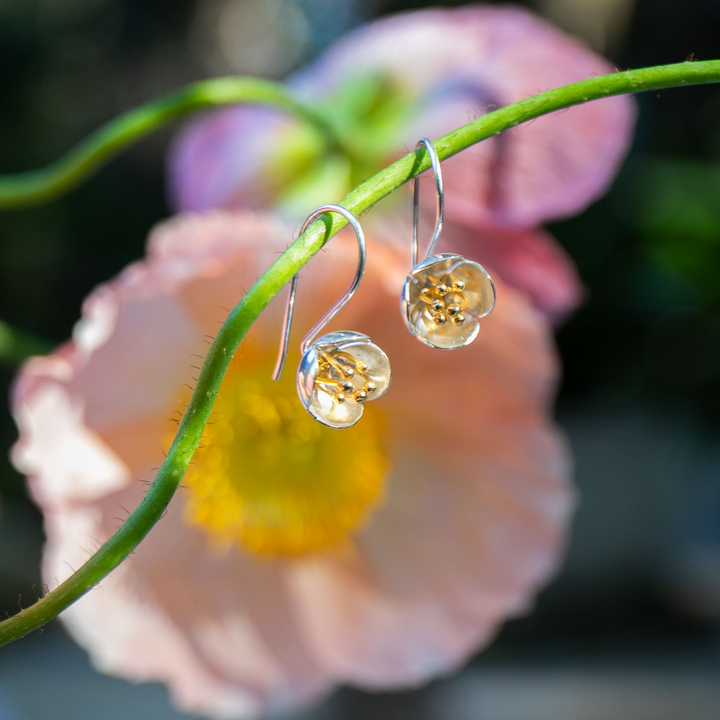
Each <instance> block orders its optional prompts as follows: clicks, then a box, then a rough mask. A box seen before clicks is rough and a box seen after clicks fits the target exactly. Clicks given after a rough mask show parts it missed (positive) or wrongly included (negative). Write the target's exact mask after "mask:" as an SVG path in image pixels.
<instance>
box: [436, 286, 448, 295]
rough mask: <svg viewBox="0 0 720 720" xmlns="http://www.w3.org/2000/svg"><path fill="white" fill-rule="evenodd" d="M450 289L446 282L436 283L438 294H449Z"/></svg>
mask: <svg viewBox="0 0 720 720" xmlns="http://www.w3.org/2000/svg"><path fill="white" fill-rule="evenodd" d="M448 290H449V288H448V286H447V285H445V283H440V284H439V285H436V286H435V292H436V293H437V294H438V295H440V296H441V297H442V296H443V295H447V294H448Z"/></svg>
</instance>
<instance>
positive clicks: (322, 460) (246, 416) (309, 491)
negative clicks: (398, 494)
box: [184, 356, 389, 556]
mask: <svg viewBox="0 0 720 720" xmlns="http://www.w3.org/2000/svg"><path fill="white" fill-rule="evenodd" d="M333 362H334V363H336V364H334V365H331V366H330V367H332V368H335V369H334V370H333V371H332V378H331V379H332V380H333V382H334V381H335V379H336V378H335V376H334V375H335V373H337V372H339V371H338V370H337V368H338V367H341V368H346V369H353V370H354V371H356V372H358V373H360V374H362V372H363V371H362V370H361V369H360V368H358V366H357V364H355V365H352V363H353V359H352V358H351V357H350V356H348V357H346V358H337V357H336V358H334V359H333ZM329 372H330V371H329V370H328V373H329ZM351 377H352V375H351ZM338 381H339V380H338ZM322 382H327V384H328V387H330V386H332V387H333V388H335V387H336V386H335V385H334V384H332V383H330V379H328V380H326V381H322ZM336 392H337V390H336ZM357 392H358V391H357V390H355V393H357ZM363 392H367V390H364V391H363ZM356 401H361V400H356ZM215 409H216V411H217V413H216V414H215V415H214V416H213V419H212V420H211V422H214V424H213V425H209V426H208V434H209V438H208V440H207V447H206V449H204V450H203V451H201V452H199V453H198V456H197V457H196V458H195V461H196V465H193V466H191V470H190V472H189V474H188V476H187V478H186V480H185V481H184V484H186V485H187V486H188V488H189V491H188V496H187V503H186V508H185V513H186V518H187V520H188V521H189V522H190V523H191V524H192V525H195V526H197V527H200V528H202V530H203V531H205V532H206V533H207V534H208V536H209V537H210V538H211V539H212V541H213V542H214V543H215V544H217V545H220V546H224V547H230V546H233V545H236V546H239V547H240V548H241V549H243V550H246V551H251V552H253V553H256V554H259V555H265V556H298V555H304V554H307V553H312V552H317V551H320V550H324V549H327V548H331V547H334V546H338V545H341V544H342V543H343V542H344V541H345V540H346V539H347V538H348V537H349V536H350V535H351V534H352V533H353V532H354V531H356V530H357V529H358V528H359V527H361V526H362V524H363V523H364V522H365V521H366V520H367V518H368V517H369V515H370V514H371V512H372V510H373V509H374V508H375V507H376V506H377V505H378V504H379V503H380V502H381V501H382V499H383V495H384V488H385V478H386V475H387V471H388V469H389V463H388V460H387V453H386V451H385V448H384V445H383V435H384V433H383V423H382V416H381V415H380V414H379V412H378V411H377V410H375V409H374V408H371V409H366V411H367V412H366V413H365V417H364V418H363V422H362V423H359V424H358V425H356V426H354V427H352V428H350V429H347V430H343V432H337V431H336V430H333V429H331V428H327V427H324V426H323V425H321V424H320V423H318V422H317V421H316V420H314V419H313V418H312V417H310V415H308V413H307V412H306V411H305V409H304V408H303V406H302V404H301V403H299V402H298V399H297V396H296V393H295V388H294V387H293V385H292V374H291V373H288V377H287V379H286V380H285V381H284V382H280V383H274V382H273V381H272V380H271V379H270V368H269V366H268V367H262V368H261V369H258V370H257V371H256V372H250V373H248V372H247V370H240V369H237V368H235V367H232V366H231V368H230V369H229V370H228V372H227V374H226V376H225V379H224V381H223V386H222V388H221V391H220V395H219V397H218V400H217V401H216V405H215Z"/></svg>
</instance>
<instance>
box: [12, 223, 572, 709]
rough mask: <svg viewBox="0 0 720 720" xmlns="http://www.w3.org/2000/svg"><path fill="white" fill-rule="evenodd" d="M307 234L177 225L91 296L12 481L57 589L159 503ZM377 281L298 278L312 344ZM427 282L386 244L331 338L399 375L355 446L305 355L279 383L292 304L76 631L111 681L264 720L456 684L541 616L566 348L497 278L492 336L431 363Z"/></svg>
mask: <svg viewBox="0 0 720 720" xmlns="http://www.w3.org/2000/svg"><path fill="white" fill-rule="evenodd" d="M291 235H292V230H291V229H289V228H288V227H286V226H283V225H282V224H281V223H280V222H279V221H278V220H276V219H273V218H272V217H270V216H267V215H259V214H257V215H256V214H253V213H250V212H247V211H246V212H240V213H232V212H220V211H217V212H215V213H212V214H209V215H207V216H196V215H182V216H180V217H178V218H176V219H174V220H171V221H170V222H168V223H165V224H163V225H161V226H159V227H158V228H157V229H156V230H155V231H154V232H153V233H152V235H151V237H150V240H149V246H148V257H147V259H146V260H144V261H142V262H139V263H136V264H134V265H132V266H130V267H129V268H127V269H126V270H125V271H124V272H123V273H122V274H121V275H120V276H119V277H118V278H117V279H115V280H113V281H112V282H110V283H108V284H106V285H104V286H101V287H100V288H98V289H97V290H96V291H95V292H93V293H92V294H91V295H90V297H89V298H88V299H87V301H86V303H85V305H84V307H83V318H82V320H81V321H80V322H79V323H78V325H77V327H76V330H75V333H74V336H73V339H72V341H70V342H68V344H66V345H65V346H63V347H62V348H60V349H59V350H58V351H57V352H55V353H54V354H53V355H51V356H49V357H44V358H36V359H34V360H32V361H30V362H29V363H28V364H27V365H26V366H25V367H24V369H23V370H22V372H21V373H20V375H19V377H18V380H17V384H16V386H15V391H14V398H13V404H14V414H15V417H16V419H17V423H18V426H19V429H20V439H19V441H18V443H17V445H16V446H15V448H14V452H13V460H14V462H15V464H16V466H17V467H18V468H19V469H21V471H23V472H25V473H26V474H27V475H28V476H29V483H30V488H31V491H32V494H33V497H34V498H35V500H36V501H37V503H38V505H39V506H40V508H41V509H42V511H43V513H44V516H45V527H46V533H47V545H46V549H45V557H44V563H43V576H44V579H45V580H46V581H47V582H49V584H50V586H51V587H52V586H54V585H55V584H56V583H57V582H61V581H62V580H63V579H65V578H66V577H67V576H68V575H69V574H70V573H71V568H77V567H78V566H80V565H81V564H82V563H83V562H84V561H85V560H86V559H87V556H88V552H92V550H93V549H94V548H95V547H97V545H98V543H102V542H103V541H105V540H106V539H107V538H108V537H109V536H110V535H111V534H112V532H113V531H114V530H115V529H116V528H117V527H118V525H119V523H120V520H121V519H122V518H123V517H125V516H126V513H127V511H128V510H131V509H133V508H134V507H135V506H136V505H137V503H138V502H139V501H140V499H141V497H142V495H143V493H144V492H145V490H146V485H145V484H144V482H145V481H147V480H148V479H150V478H152V476H153V474H154V470H153V469H154V468H156V467H157V466H158V465H159V464H160V463H161V462H162V459H163V447H165V448H167V447H168V444H169V441H170V439H171V437H172V433H173V431H174V429H175V427H176V426H175V424H174V423H172V422H171V421H170V420H169V418H171V417H172V415H173V414H175V416H176V417H177V411H178V410H179V409H182V406H181V404H180V403H181V402H182V401H183V400H185V399H186V397H187V389H186V388H184V387H183V383H185V382H189V383H192V373H193V372H194V370H193V369H192V368H191V366H192V365H197V364H198V362H199V360H198V358H197V357H194V354H195V353H199V354H202V353H203V352H204V350H205V349H206V348H207V344H206V342H207V341H206V336H207V335H213V334H214V332H215V331H216V329H217V327H218V323H219V322H221V321H222V320H223V319H224V317H225V315H226V312H227V310H226V309H225V308H230V307H232V306H233V305H234V304H235V303H236V302H237V300H238V299H239V298H240V296H241V295H242V293H243V290H245V289H247V288H249V287H250V285H251V284H252V283H253V282H254V281H255V279H256V278H257V277H258V276H259V275H260V274H261V273H262V272H263V271H264V270H265V269H266V268H267V267H268V266H269V264H270V263H271V262H272V260H273V259H274V258H275V257H276V256H277V253H278V252H280V251H281V250H283V249H284V248H285V247H286V245H287V243H288V241H289V240H290V239H291ZM355 263H356V249H355V242H354V238H353V237H352V236H350V237H347V238H345V239H342V238H337V239H334V240H332V241H331V243H330V244H329V246H328V248H327V249H326V251H325V252H323V253H320V254H319V255H318V257H317V258H315V259H314V260H313V261H311V263H310V264H309V265H308V267H307V268H306V269H304V270H303V271H302V279H301V282H300V289H299V295H298V301H297V315H296V319H295V327H294V332H293V335H292V340H291V342H292V347H293V349H295V348H297V345H298V343H299V340H300V338H301V337H302V335H303V334H304V333H305V332H307V330H308V329H309V327H310V326H311V324H313V323H314V322H315V321H316V320H317V319H318V318H319V316H320V315H321V314H322V312H324V310H325V309H326V308H327V307H329V305H330V304H331V303H332V302H333V301H334V300H335V299H336V298H337V297H338V296H339V294H340V293H341V292H342V290H343V289H344V288H345V286H346V285H347V283H348V281H349V278H350V277H351V276H352V273H353V272H354V266H355ZM405 272H406V256H405V254H404V253H402V254H399V253H397V252H396V251H395V250H394V249H393V247H392V245H391V244H390V243H382V242H377V241H374V240H372V239H370V240H369V265H368V270H367V274H366V279H365V281H364V282H363V284H362V286H361V288H360V290H359V292H358V294H357V296H356V297H355V298H353V300H352V302H351V303H350V304H349V305H348V306H347V308H345V309H344V310H343V311H342V312H341V314H340V315H338V317H337V318H336V319H335V320H334V321H333V323H332V324H331V326H330V327H329V328H328V329H329V330H333V329H351V330H357V331H360V332H365V333H367V334H369V335H370V337H371V338H372V340H373V341H374V342H375V343H377V344H378V345H379V346H380V347H382V348H383V349H384V350H385V351H386V352H387V354H388V356H389V357H390V359H391V361H392V363H393V370H394V379H393V383H392V386H391V387H390V389H389V391H388V392H387V394H386V395H384V396H383V397H382V398H379V399H377V400H376V401H374V402H372V403H368V404H367V405H366V406H365V413H364V415H363V417H362V419H361V420H360V422H359V423H358V424H357V425H356V426H354V427H353V428H351V429H349V430H332V429H329V428H324V427H322V426H320V425H319V424H318V423H316V422H315V421H314V420H312V419H311V418H310V417H309V415H307V414H306V413H305V411H304V409H302V407H301V406H300V401H299V400H298V398H297V396H296V392H295V387H294V370H295V366H296V363H297V351H296V350H294V351H295V353H296V355H295V358H294V360H293V359H292V358H291V359H290V361H289V362H288V366H287V368H286V374H285V377H284V378H283V380H282V382H281V383H279V384H275V383H273V382H272V381H271V380H270V373H271V369H272V366H273V363H274V359H275V352H276V349H277V343H278V339H279V332H280V324H281V316H282V304H283V301H284V297H282V296H281V297H280V298H278V299H276V300H275V301H273V303H271V305H270V306H269V308H268V309H267V310H266V311H265V312H264V313H263V314H262V315H261V317H260V319H259V320H258V322H257V323H256V324H255V325H254V326H253V328H252V329H251V331H250V334H249V336H248V337H247V339H246V340H245V341H244V342H243V344H242V345H241V348H240V349H239V350H238V352H237V353H236V355H235V358H234V359H233V362H232V364H231V367H230V370H229V371H228V375H226V378H225V382H224V384H223V389H222V390H221V393H220V396H219V398H218V400H217V403H216V410H217V414H216V415H214V416H213V418H212V419H211V422H212V423H213V424H211V425H209V426H208V428H207V435H208V441H207V442H208V444H209V445H210V446H211V447H207V448H205V449H203V450H199V451H198V453H197V454H196V458H195V460H196V463H197V464H196V465H194V466H193V467H192V468H191V469H190V471H189V472H188V474H187V476H186V478H185V479H184V481H183V485H184V487H182V488H181V489H179V490H178V493H177V494H176V496H175V498H174V499H173V501H172V502H171V504H170V507H169V510H168V513H167V515H166V516H165V517H164V518H163V519H162V520H161V521H160V522H159V523H158V525H157V526H156V527H155V528H154V529H153V531H152V532H151V533H150V535H149V536H148V537H147V538H146V540H145V541H144V542H143V543H142V544H141V545H140V547H139V548H138V550H137V551H136V552H135V553H134V555H133V556H132V558H131V559H129V560H128V561H126V562H125V563H123V564H122V565H121V566H120V567H119V568H118V569H117V570H116V571H115V572H114V573H112V574H111V575H110V576H109V577H108V578H107V579H105V580H104V581H103V582H102V585H101V587H99V588H97V589H95V590H92V591H91V592H90V593H89V594H88V595H86V596H85V597H84V598H82V599H81V600H80V601H78V602H77V603H76V604H75V605H73V606H72V607H71V608H70V609H69V610H67V611H66V612H65V613H64V615H63V619H64V621H65V623H66V625H67V627H68V629H69V630H70V632H71V633H72V635H73V636H74V637H75V638H76V639H77V641H78V642H79V643H80V644H81V645H83V646H84V647H85V648H87V650H88V651H89V652H90V654H91V656H92V658H93V660H94V662H95V664H96V665H97V666H98V667H99V668H100V669H101V670H103V671H105V672H109V673H112V674H115V675H119V676H122V677H126V678H129V679H132V680H136V681H160V682H164V683H166V684H167V685H168V687H169V688H170V691H171V693H172V697H173V699H174V701H175V702H176V703H177V704H178V706H179V707H181V708H182V709H183V710H185V711H187V712H196V713H202V714H207V715H209V716H212V717H218V718H236V717H237V718H241V717H255V716H258V715H262V714H266V713H273V712H278V711H282V710H286V709H288V708H292V707H294V706H296V705H298V704H302V703H307V702H310V701H313V700H316V699H318V698H319V697H321V696H322V695H323V694H324V693H326V692H328V691H329V690H330V689H332V688H333V687H334V686H335V685H337V684H339V683H350V684H353V685H357V686H361V687H366V688H392V687H402V686H411V685H414V684H417V683H420V682H423V681H426V680H428V679H430V678H433V677H437V676H438V675H442V674H445V673H448V672H450V671H452V670H453V669H455V668H457V667H458V666H459V665H461V664H462V663H463V662H465V661H466V660H467V659H468V657H470V656H471V655H472V654H473V653H475V652H476V651H477V650H478V649H479V648H481V647H483V646H484V645H486V644H487V643H488V642H489V641H490V640H491V639H492V638H493V636H494V635H495V633H496V632H497V630H498V628H499V627H500V625H501V623H502V622H503V621H504V620H506V619H507V618H509V617H514V616H517V615H519V614H523V613H525V612H527V611H528V610H529V609H530V608H531V606H532V604H533V600H532V598H533V595H534V594H535V592H536V591H537V590H538V588H539V587H540V586H542V585H543V584H545V583H546V582H547V581H548V579H549V578H550V577H551V576H552V575H553V574H554V573H555V571H556V568H557V565H558V562H559V560H560V558H561V556H562V554H563V548H564V544H565V537H566V531H567V526H568V517H569V514H570V512H571V510H572V505H573V499H572V498H573V494H572V490H571V487H570V485H569V479H568V475H569V467H568V465H569V462H568V456H567V452H566V448H565V444H564V442H563V439H562V438H561V436H560V435H559V433H558V431H557V430H556V428H555V426H554V424H553V422H552V420H551V419H550V414H549V411H550V405H551V402H552V396H553V394H554V390H555V385H556V381H557V376H558V361H557V357H556V355H555V350H554V347H553V342H552V334H551V329H550V328H549V326H548V324H547V322H546V320H545V319H544V316H543V315H542V314H541V313H539V312H538V311H536V310H535V309H533V307H532V306H531V305H530V304H528V303H527V301H526V300H525V299H524V298H523V296H522V294H520V293H518V292H516V291H514V290H513V289H511V288H509V287H507V286H505V285H504V284H503V283H502V282H499V283H498V304H497V308H496V309H495V311H494V312H493V313H492V314H491V315H490V316H489V317H488V318H486V319H483V321H482V328H481V332H480V336H479V338H478V339H477V340H476V341H475V342H474V343H473V344H472V345H470V346H469V347H467V348H465V349H463V350H459V351H457V352H453V353H446V352H439V351H433V350H432V349H430V348H427V347H425V346H423V345H421V344H420V343H418V342H417V340H415V339H414V338H412V337H411V336H410V335H409V334H408V333H407V331H406V329H405V327H404V326H403V323H402V320H401V317H400V313H399V310H398V307H397V305H398V291H399V288H400V286H401V285H402V281H403V279H404V275H405ZM233 433H234V434H233ZM248 469H250V470H251V471H252V472H251V473H250V475H248ZM218 478H222V479H223V482H225V481H227V482H226V483H225V484H224V485H223V484H222V482H220V481H219V480H218ZM236 508H239V509H240V510H239V511H238V512H237V513H236V511H235V509H236ZM228 509H229V512H228ZM240 511H241V512H240ZM240 517H242V519H243V521H242V523H241V522H240ZM223 523H225V524H223Z"/></svg>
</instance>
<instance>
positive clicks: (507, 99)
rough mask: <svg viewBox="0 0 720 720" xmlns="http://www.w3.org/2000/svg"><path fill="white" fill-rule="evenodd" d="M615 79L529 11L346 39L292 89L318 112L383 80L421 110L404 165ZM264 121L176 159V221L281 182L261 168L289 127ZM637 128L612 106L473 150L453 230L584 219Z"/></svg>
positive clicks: (419, 16)
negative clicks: (352, 90)
mask: <svg viewBox="0 0 720 720" xmlns="http://www.w3.org/2000/svg"><path fill="white" fill-rule="evenodd" d="M613 70H614V68H613V66H612V65H610V64H609V63H608V62H607V61H606V60H604V59H603V58H601V57H599V56H598V55H596V54H595V53H593V52H592V51H591V50H589V49H588V48H587V47H585V46H584V45H583V44H582V43H581V42H580V41H578V40H576V39H574V38H571V37H569V36H567V35H565V34H564V33H562V32H560V31H559V30H557V29H556V28H554V27H553V26H552V25H550V24H549V23H547V22H546V21H544V20H542V19H540V18H539V17H537V16H536V15H534V14H532V13H530V12H529V11H527V10H524V9H522V8H518V7H493V6H482V5H478V6H469V7H466V8H462V9H458V10H425V11H420V12H413V13H405V14H399V15H395V16H391V17H389V18H385V19H382V20H379V21H377V22H374V23H371V24H369V25H367V26H364V27H362V28H360V29H358V30H356V31H354V32H352V33H349V34H348V35H346V36H344V37H343V38H342V39H341V40H340V41H338V42H337V43H336V44H335V45H333V46H332V47H331V48H330V50H329V51H327V52H326V53H325V54H324V55H323V56H322V57H321V58H320V59H319V60H318V61H317V62H316V63H315V64H314V65H312V66H310V67H309V68H308V69H307V70H304V71H302V72H301V73H299V74H298V75H297V76H296V77H295V78H293V79H292V84H293V86H294V87H295V88H296V89H297V91H298V92H299V93H300V94H301V95H303V96H305V97H307V98H309V99H311V100H312V101H314V102H317V100H318V99H322V98H323V97H328V96H329V95H330V94H331V93H333V92H336V91H338V90H339V89H340V88H342V86H343V85H344V84H346V83H347V82H348V81H349V80H352V79H353V78H356V77H358V76H359V75H363V74H365V75H372V74H382V75H384V76H386V77H387V78H388V79H389V80H390V81H391V82H392V83H393V84H394V85H395V86H396V87H397V88H398V92H403V93H406V94H408V96H409V97H410V98H412V99H413V100H414V102H415V103H417V104H418V105H417V106H418V110H417V112H416V113H415V120H414V121H412V122H411V123H410V125H409V126H408V127H406V129H405V131H404V132H402V133H401V134H400V135H398V137H397V138H396V140H395V142H394V143H392V147H393V148H394V150H395V152H397V151H401V150H402V148H403V147H407V148H409V147H414V145H415V143H416V142H417V139H418V137H420V136H422V135H425V136H428V137H438V136H439V135H442V134H444V133H446V132H449V131H450V130H453V129H454V128H455V127H457V126H459V125H463V124H465V123H466V122H468V121H469V120H470V119H472V117H473V116H479V115H482V114H484V113H485V112H487V111H488V110H492V109H493V108H496V107H502V106H504V105H508V104H510V103H513V102H516V101H518V100H522V99H525V98H527V97H530V96H532V95H536V94H538V93H540V92H543V91H544V90H549V89H552V88H555V87H559V86H561V85H566V84H568V83H572V82H575V81H578V80H584V79H587V78H590V77H592V76H595V75H602V74H607V73H611V72H613ZM259 112H266V111H257V110H254V109H242V110H227V111H222V112H220V113H217V114H214V115H212V116H210V117H208V118H205V119H202V120H199V121H197V122H195V123H193V124H192V125H191V126H190V129H189V130H188V131H186V134H185V135H184V138H182V139H181V140H180V142H179V143H178V144H177V145H176V148H175V153H174V155H173V158H172V159H171V184H172V187H173V188H174V190H173V197H174V202H175V204H176V206H177V207H179V208H184V209H198V208H207V207H219V206H240V205H244V204H246V203H248V199H249V198H252V197H254V196H255V195H256V192H257V191H256V187H258V186H259V187H264V186H265V185H266V184H267V182H272V179H268V178H270V177H271V175H272V171H273V168H271V167H270V166H269V165H268V166H266V168H265V174H263V171H262V169H261V167H260V164H259V163H258V162H257V158H258V153H261V154H263V153H271V152H274V149H275V148H276V147H277V146H278V143H282V136H281V137H280V139H279V140H278V137H277V134H276V128H275V125H276V124H277V123H278V122H281V121H280V120H277V119H276V120H273V122H271V123H267V127H264V126H263V123H262V122H258V121H257V120H256V117H257V114H258V113H259ZM634 119H635V104H634V101H633V100H632V99H631V98H628V97H617V98H610V99H603V100H601V101H597V102H593V103H589V104H587V105H582V106H578V107H573V108H570V109H569V110H565V111H561V112H558V113H554V114H552V115H549V116H544V117H541V118H538V119H537V120H534V121H533V122H531V123H528V124H526V125H522V126H520V127H518V128H516V129H514V130H512V131H508V132H506V133H504V134H503V135H502V136H499V137H496V138H490V139H488V140H485V141H483V142H482V143H480V144H479V145H477V146H473V147H472V148H470V149H468V150H466V151H464V152H463V153H460V154H459V155H457V156H456V157H454V158H451V159H450V160H448V161H447V162H446V163H445V167H446V169H445V181H446V192H447V213H448V216H449V217H452V218H454V219H456V220H458V221H461V222H465V223H471V224H474V225H477V224H491V225H499V226H502V227H509V228H528V227H533V226H535V225H537V224H540V223H542V222H544V221H546V220H549V219H553V218H560V217H565V216H568V215H571V214H573V213H576V212H578V211H579V210H581V209H582V208H583V207H585V206H586V205H587V204H588V203H590V202H591V201H592V200H594V199H595V198H597V197H599V196H600V195H602V194H603V193H604V192H605V191H606V190H607V188H608V186H609V184H610V182H611V180H612V179H613V177H614V176H615V174H616V172H617V169H618V167H619V164H620V162H621V161H622V159H623V158H624V157H625V154H626V152H627V149H628V146H629V143H630V140H631V137H632V128H633V125H634ZM391 159H393V157H392V154H391V155H390V156H388V158H387V160H388V161H390V160H391ZM248 168H249V169H248ZM263 177H265V178H266V180H263V179H262V178H263ZM266 197H267V196H266Z"/></svg>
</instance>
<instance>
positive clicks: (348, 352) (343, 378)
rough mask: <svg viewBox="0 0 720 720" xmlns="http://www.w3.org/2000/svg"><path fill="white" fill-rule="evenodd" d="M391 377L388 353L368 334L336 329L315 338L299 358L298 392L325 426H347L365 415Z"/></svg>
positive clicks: (304, 402)
mask: <svg viewBox="0 0 720 720" xmlns="http://www.w3.org/2000/svg"><path fill="white" fill-rule="evenodd" d="M391 378H392V370H391V369H390V361H389V360H388V357H387V355H386V354H385V353H384V352H383V351H382V350H381V349H380V348H379V347H378V346H377V345H375V344H374V343H372V342H371V341H370V338H369V337H368V336H367V335H363V334H362V333H356V332H348V331H341V332H334V333H329V334H327V335H323V336H322V337H320V338H318V339H317V340H315V342H313V344H312V345H311V346H310V348H309V349H308V351H307V352H306V353H305V355H304V356H303V358H302V360H301V361H300V367H299V368H298V375H297V386H298V394H299V395H300V399H301V400H302V403H303V405H304V406H305V409H306V410H307V411H308V412H309V413H310V414H311V415H312V416H313V417H314V418H315V419H316V420H319V421H320V422H321V423H322V424H323V425H327V426H328V427H332V428H348V427H350V426H352V425H354V424H355V423H356V422H357V421H358V420H359V419H360V417H361V416H362V414H363V405H364V403H365V402H368V401H370V400H375V399H376V398H379V397H380V396H381V395H382V394H383V393H384V392H385V391H386V390H387V389H388V387H389V386H390V380H391Z"/></svg>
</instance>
